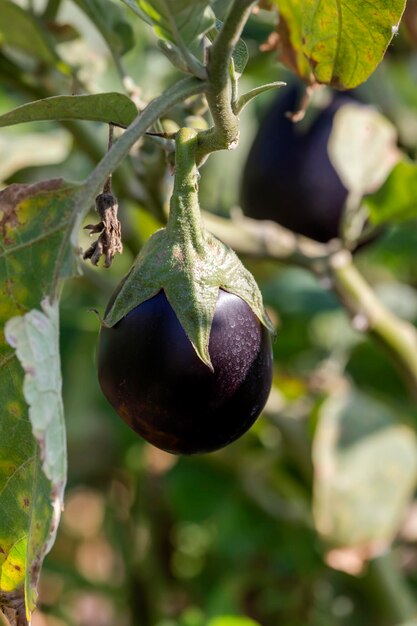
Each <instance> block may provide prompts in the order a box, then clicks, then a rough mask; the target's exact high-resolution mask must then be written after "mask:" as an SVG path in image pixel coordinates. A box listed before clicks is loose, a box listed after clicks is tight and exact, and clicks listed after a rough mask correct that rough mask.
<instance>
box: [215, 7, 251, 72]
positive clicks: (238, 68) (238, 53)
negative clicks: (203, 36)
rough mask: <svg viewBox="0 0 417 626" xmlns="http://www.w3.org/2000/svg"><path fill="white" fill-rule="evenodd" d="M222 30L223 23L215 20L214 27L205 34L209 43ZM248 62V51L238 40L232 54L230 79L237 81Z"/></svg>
mask: <svg viewBox="0 0 417 626" xmlns="http://www.w3.org/2000/svg"><path fill="white" fill-rule="evenodd" d="M222 28H223V22H222V21H221V20H218V19H216V22H215V24H214V27H213V28H212V29H210V31H209V32H208V33H207V37H208V38H209V40H210V41H214V39H215V38H216V36H217V34H218V32H219V31H220V30H221V29H222ZM248 60H249V50H248V46H247V45H246V43H245V42H244V41H243V39H241V38H240V39H239V40H238V42H237V44H236V45H235V48H234V50H233V53H232V78H233V79H234V80H238V79H239V78H240V77H241V75H242V74H243V72H244V70H245V67H246V64H247V62H248Z"/></svg>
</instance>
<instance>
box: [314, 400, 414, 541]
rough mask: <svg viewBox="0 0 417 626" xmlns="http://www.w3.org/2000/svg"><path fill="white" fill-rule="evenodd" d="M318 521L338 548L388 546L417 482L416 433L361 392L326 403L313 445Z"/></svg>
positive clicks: (322, 529) (381, 405)
mask: <svg viewBox="0 0 417 626" xmlns="http://www.w3.org/2000/svg"><path fill="white" fill-rule="evenodd" d="M313 462H314V472H315V479H314V517H315V523H316V527H317V530H318V531H319V533H320V534H321V535H322V537H323V538H324V539H325V540H326V541H327V542H328V543H329V544H330V545H332V546H336V547H343V548H347V547H356V546H367V545H375V544H378V545H379V546H381V545H387V544H389V543H390V542H391V541H392V539H393V537H394V536H395V534H396V533H397V530H398V526H399V524H400V522H401V519H402V517H403V516H404V513H405V509H406V506H407V504H408V502H409V500H410V498H411V496H412V493H413V491H414V488H415V486H416V479H417V439H416V435H415V433H414V431H413V429H412V428H411V427H410V426H408V425H406V424H405V423H403V422H402V421H401V418H399V416H398V415H396V414H395V413H393V411H392V410H391V409H390V408H389V407H387V406H386V405H385V404H383V403H382V402H379V401H377V400H375V399H374V398H372V397H370V396H366V395H364V394H362V393H359V392H352V391H350V392H343V393H339V394H335V395H334V396H332V397H330V398H329V399H328V400H326V401H325V403H324V404H323V406H322V408H321V410H320V413H319V421H318V426H317V429H316V433H315V438H314V445H313Z"/></svg>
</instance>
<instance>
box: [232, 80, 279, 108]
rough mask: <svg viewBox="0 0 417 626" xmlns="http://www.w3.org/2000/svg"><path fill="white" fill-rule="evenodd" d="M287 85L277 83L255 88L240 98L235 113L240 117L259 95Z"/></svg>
mask: <svg viewBox="0 0 417 626" xmlns="http://www.w3.org/2000/svg"><path fill="white" fill-rule="evenodd" d="M286 84H287V83H283V82H282V81H277V82H275V83H267V84H266V85H261V86H260V87H255V88H254V89H251V90H250V91H247V92H246V93H244V94H243V95H242V96H240V98H239V100H238V101H237V103H236V107H235V113H236V115H238V114H239V113H240V112H241V111H243V109H244V108H245V106H246V105H247V104H249V102H250V101H251V100H253V98H256V96H259V94H261V93H264V91H269V90H270V89H277V88H279V87H285V86H286Z"/></svg>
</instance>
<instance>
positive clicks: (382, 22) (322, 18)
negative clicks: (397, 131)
mask: <svg viewBox="0 0 417 626" xmlns="http://www.w3.org/2000/svg"><path fill="white" fill-rule="evenodd" d="M274 2H275V4H276V5H277V6H278V8H279V10H280V14H281V18H280V19H281V22H280V25H279V27H278V28H279V33H280V37H281V43H282V49H283V56H284V59H283V60H284V62H286V63H287V64H288V65H290V66H291V67H292V69H294V70H295V71H296V72H297V73H298V74H299V76H300V77H301V78H303V79H304V80H306V81H307V82H310V76H311V73H312V75H313V76H314V78H315V80H316V81H318V82H319V83H325V84H328V85H332V86H334V87H337V88H340V89H351V88H353V87H356V86H357V85H359V84H360V83H362V82H364V81H365V80H366V79H367V78H368V77H369V76H370V74H372V72H373V71H374V70H375V68H376V67H377V65H378V64H379V63H380V62H381V60H382V58H383V56H384V54H385V51H386V49H387V47H388V45H389V43H390V41H391V39H392V37H393V36H394V34H395V33H396V32H397V26H398V23H399V21H400V20H401V16H402V14H403V11H404V7H405V0H392V2H385V0H375V2H362V0H274ZM306 61H307V63H308V65H309V67H308V66H307V63H306Z"/></svg>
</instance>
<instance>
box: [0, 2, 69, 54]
mask: <svg viewBox="0 0 417 626" xmlns="http://www.w3.org/2000/svg"><path fill="white" fill-rule="evenodd" d="M0 15H1V19H0V47H1V46H2V45H4V44H7V45H9V46H13V47H16V48H19V49H20V50H23V51H24V52H26V53H28V54H30V55H31V56H34V57H35V58H37V59H40V60H41V61H45V62H46V63H48V64H51V65H56V64H57V63H59V57H58V56H57V54H56V52H55V51H54V48H53V45H52V41H51V37H50V36H49V34H48V32H47V31H46V30H45V29H44V27H43V25H42V23H41V22H40V21H39V20H37V19H36V17H35V16H34V15H32V14H31V13H29V12H28V11H25V10H24V9H22V8H21V7H20V6H18V5H17V4H14V3H13V2H10V1H9V0H0Z"/></svg>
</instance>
